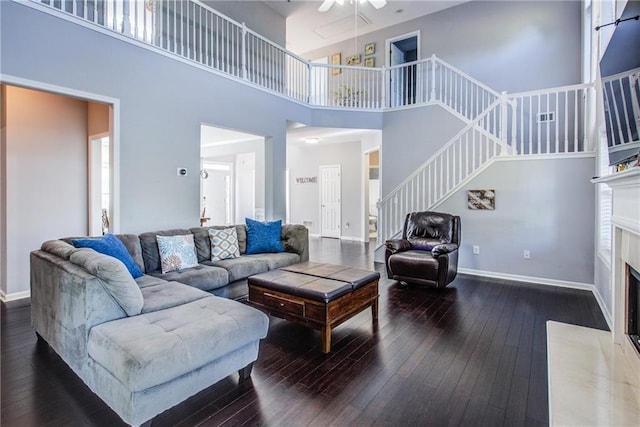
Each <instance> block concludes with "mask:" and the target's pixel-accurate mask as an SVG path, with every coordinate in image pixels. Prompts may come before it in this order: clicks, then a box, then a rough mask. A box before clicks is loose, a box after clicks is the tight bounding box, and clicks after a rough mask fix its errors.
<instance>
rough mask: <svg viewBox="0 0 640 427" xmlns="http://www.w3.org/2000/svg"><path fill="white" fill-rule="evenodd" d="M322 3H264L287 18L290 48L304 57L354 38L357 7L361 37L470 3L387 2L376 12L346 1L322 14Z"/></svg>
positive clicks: (295, 0) (437, 0)
mask: <svg viewBox="0 0 640 427" xmlns="http://www.w3.org/2000/svg"><path fill="white" fill-rule="evenodd" d="M322 1H323V0H290V1H288V0H271V1H264V3H265V4H267V5H268V6H270V7H271V8H272V9H274V10H275V11H276V12H277V13H278V14H280V15H281V16H283V17H285V18H286V19H287V36H286V37H287V46H286V47H287V49H289V50H291V51H293V52H295V53H298V54H300V53H305V52H309V51H312V50H315V49H318V48H321V47H324V46H328V45H331V44H334V43H339V42H341V41H344V40H348V39H351V38H353V37H354V35H355V31H356V23H355V17H356V15H355V12H356V6H357V10H358V14H359V15H360V19H359V20H358V27H357V31H358V35H359V36H360V35H362V34H367V33H370V32H373V31H377V30H380V29H382V28H386V27H389V26H391V25H395V24H399V23H401V22H405V21H409V20H411V19H415V18H418V17H420V16H424V15H429V14H431V13H435V12H438V11H440V10H443V9H446V8H449V7H452V6H456V5H458V4H461V3H466V2H467V1H469V0H463V1H460V0H413V1H401V0H387V5H386V6H385V7H383V8H382V9H375V8H374V7H373V6H371V4H369V2H366V3H364V4H360V3H359V2H358V1H357V0H353V1H352V0H345V1H344V5H342V6H340V5H339V4H334V5H333V6H332V7H331V9H329V11H328V12H324V13H323V12H318V7H320V5H321V4H322ZM367 22H368V23H367Z"/></svg>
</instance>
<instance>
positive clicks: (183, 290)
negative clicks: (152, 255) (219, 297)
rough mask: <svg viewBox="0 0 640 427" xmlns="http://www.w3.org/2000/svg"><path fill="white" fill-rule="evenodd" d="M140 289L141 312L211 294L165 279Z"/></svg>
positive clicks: (179, 303)
mask: <svg viewBox="0 0 640 427" xmlns="http://www.w3.org/2000/svg"><path fill="white" fill-rule="evenodd" d="M140 290H141V291H142V296H143V298H144V305H143V306H142V313H150V312H152V311H158V310H164V309H166V308H171V307H175V306H177V305H182V304H186V303H188V302H191V301H195V300H198V299H202V298H207V297H210V296H211V294H210V293H208V292H205V291H202V290H200V289H197V288H194V287H193V286H188V285H184V284H182V283H178V282H167V281H165V280H159V281H158V282H157V283H155V284H153V285H149V286H145V287H144V288H142V289H140Z"/></svg>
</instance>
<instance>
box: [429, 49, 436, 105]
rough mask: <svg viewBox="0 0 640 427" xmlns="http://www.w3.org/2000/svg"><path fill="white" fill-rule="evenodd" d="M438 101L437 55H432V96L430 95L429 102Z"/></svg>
mask: <svg viewBox="0 0 640 427" xmlns="http://www.w3.org/2000/svg"><path fill="white" fill-rule="evenodd" d="M435 100H436V54H435V53H434V54H432V55H431V94H430V95H429V101H431V102H434V101H435Z"/></svg>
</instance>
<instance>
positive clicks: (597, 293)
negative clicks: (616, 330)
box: [593, 286, 613, 331]
mask: <svg viewBox="0 0 640 427" xmlns="http://www.w3.org/2000/svg"><path fill="white" fill-rule="evenodd" d="M593 296H594V297H595V298H596V301H597V302H598V305H599V306H600V311H602V315H603V316H604V320H605V321H606V322H607V326H609V330H610V331H613V317H611V313H609V309H608V308H607V305H606V304H605V303H604V300H603V299H602V295H600V291H599V290H598V288H596V287H595V286H594V287H593Z"/></svg>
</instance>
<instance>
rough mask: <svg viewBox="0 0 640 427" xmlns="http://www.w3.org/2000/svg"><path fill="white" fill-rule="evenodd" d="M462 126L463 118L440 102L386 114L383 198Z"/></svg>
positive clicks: (382, 153)
mask: <svg viewBox="0 0 640 427" xmlns="http://www.w3.org/2000/svg"><path fill="white" fill-rule="evenodd" d="M463 127H464V123H463V122H462V120H460V119H458V118H457V117H456V116H454V115H453V114H451V113H449V112H448V111H447V110H445V109H444V108H442V107H440V106H438V105H429V106H425V107H419V108H410V109H406V110H396V111H389V112H387V113H385V116H384V128H383V130H382V152H381V156H382V157H381V170H380V173H381V175H382V176H381V179H382V181H381V185H382V197H385V196H386V195H387V194H389V193H390V192H391V191H392V190H393V189H394V188H396V187H397V186H398V185H399V184H400V183H401V182H402V180H403V179H405V178H406V177H407V176H409V175H410V174H411V173H412V172H413V171H414V170H415V169H416V168H418V167H419V166H420V165H421V164H422V163H424V162H425V161H426V160H427V159H429V157H431V156H432V155H433V154H434V153H435V152H436V151H437V150H438V149H439V148H440V147H442V145H443V144H445V143H446V142H447V141H449V139H451V138H452V137H453V136H455V134H456V133H458V132H459V131H460V130H461V129H462V128H463Z"/></svg>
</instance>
